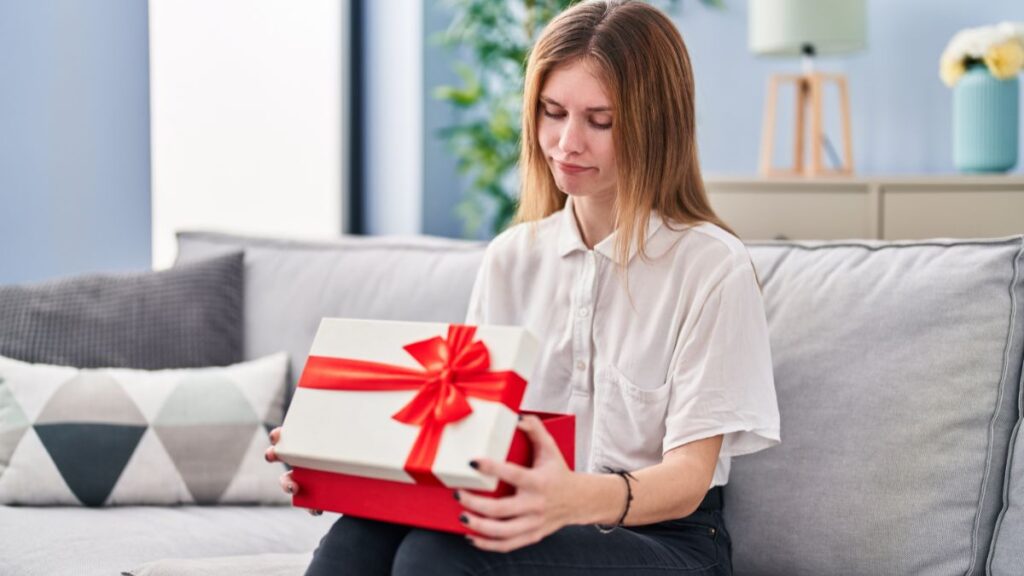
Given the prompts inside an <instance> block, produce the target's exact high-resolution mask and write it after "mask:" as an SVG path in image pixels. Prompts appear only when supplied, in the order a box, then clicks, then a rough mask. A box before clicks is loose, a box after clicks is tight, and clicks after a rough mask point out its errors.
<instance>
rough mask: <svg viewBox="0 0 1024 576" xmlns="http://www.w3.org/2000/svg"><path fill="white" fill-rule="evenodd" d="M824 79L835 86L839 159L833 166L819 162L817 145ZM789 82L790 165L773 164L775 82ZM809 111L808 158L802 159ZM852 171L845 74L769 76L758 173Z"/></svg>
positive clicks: (821, 140)
mask: <svg viewBox="0 0 1024 576" xmlns="http://www.w3.org/2000/svg"><path fill="white" fill-rule="evenodd" d="M826 82H834V83H835V84H836V87H837V88H838V89H839V107H840V114H841V115H842V128H843V163H842V165H841V166H840V167H839V168H837V169H827V168H825V166H824V163H823V162H822V157H821V156H822V154H821V148H822V145H823V143H824V137H825V133H824V125H823V123H822V100H823V95H824V94H823V93H824V88H825V83H826ZM785 83H792V84H794V87H795V88H796V116H795V126H794V129H793V136H794V137H793V165H792V167H790V168H776V167H775V166H774V164H773V158H774V153H775V105H776V101H777V100H778V93H779V86H781V85H782V84H785ZM808 112H809V113H810V117H811V118H810V141H811V145H810V149H811V158H810V162H807V161H806V159H805V149H806V145H805V144H806V141H805V131H806V127H807V115H808ZM852 174H853V152H852V144H851V138H850V96H849V93H848V92H847V88H846V76H844V75H842V74H823V73H821V72H812V73H810V74H795V75H793V74H791V75H785V74H776V75H773V76H772V77H771V79H770V80H769V87H768V97H767V99H766V100H765V108H764V125H763V127H762V133H761V175H762V176H783V177H785V176H790V177H792V176H850V175H852Z"/></svg>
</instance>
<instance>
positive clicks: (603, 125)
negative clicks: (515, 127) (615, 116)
mask: <svg viewBox="0 0 1024 576" xmlns="http://www.w3.org/2000/svg"><path fill="white" fill-rule="evenodd" d="M541 112H542V113H543V114H544V115H545V116H547V117H548V118H551V119H554V120H561V119H562V118H565V112H552V111H550V110H548V109H547V108H543V109H542V110H541ZM589 123H590V125H591V126H593V127H594V128H597V129H598V130H608V129H609V128H611V127H612V123H611V122H596V121H594V120H593V119H591V120H590V121H589Z"/></svg>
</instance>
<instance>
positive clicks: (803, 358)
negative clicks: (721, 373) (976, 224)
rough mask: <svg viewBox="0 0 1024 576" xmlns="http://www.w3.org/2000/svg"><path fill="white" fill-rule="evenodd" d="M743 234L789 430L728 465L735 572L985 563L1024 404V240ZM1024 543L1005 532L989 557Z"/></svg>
mask: <svg viewBox="0 0 1024 576" xmlns="http://www.w3.org/2000/svg"><path fill="white" fill-rule="evenodd" d="M749 247H750V252H751V255H752V257H753V258H754V261H755V266H756V268H757V270H758V273H759V275H760V278H761V281H762V283H763V287H764V298H765V305H766V306H765V308H766V313H767V315H768V325H769V329H770V332H771V344H772V361H773V365H774V369H775V383H776V390H777V393H778V398H779V409H780V412H781V418H782V444H781V445H780V446H778V447H777V448H774V449H772V450H767V451H765V452H761V453H758V454H753V455H750V456H746V457H743V458H738V459H736V461H735V462H734V463H733V468H732V471H731V476H730V482H729V486H728V488H727V490H726V500H725V515H726V521H727V526H729V529H730V532H731V533H732V536H733V541H734V545H735V553H734V564H735V570H736V574H737V575H740V574H743V575H769V574H771V575H787V576H799V575H821V574H829V575H842V574H851V575H853V574H949V575H953V574H956V575H965V574H968V575H969V574H979V575H980V574H984V573H985V568H986V562H987V561H988V558H989V552H990V548H991V546H990V544H991V542H992V537H993V532H994V528H995V526H996V522H997V519H998V517H999V515H1000V510H1001V509H1002V508H1003V504H1004V487H1006V488H1008V487H1009V485H1007V484H1005V483H1004V471H1005V465H1006V461H1007V456H1008V453H1009V450H1010V449H1011V442H1012V440H1013V435H1014V430H1015V426H1017V422H1018V419H1019V412H1020V410H1019V400H1020V379H1021V362H1022V360H1021V359H1022V348H1024V346H1022V343H1024V314H1022V312H1024V311H1022V310H1021V305H1022V304H1024V301H1022V296H1024V280H1022V271H1021V266H1022V264H1024V261H1022V250H1024V239H1022V238H1021V237H1013V238H1006V239H995V240H977V241H954V240H937V241H927V242H902V243H881V242H833V243H765V244H752V245H750V246H749ZM1020 481H1021V480H1020V478H1019V477H1018V479H1017V482H1018V484H1019V483H1020ZM1019 489H1020V488H1019V487H1018V490H1019ZM1018 534H1019V532H1018ZM1004 535H1005V534H1004ZM1014 546H1015V547H1016V552H1013V551H1012V550H1013V547H1014ZM1022 546H1024V542H1022V541H1021V539H1020V538H1018V539H1017V541H1016V542H1013V541H1012V538H1002V537H1001V538H1000V539H999V540H998V541H997V546H996V550H995V552H996V553H995V554H994V555H993V560H994V561H996V562H998V560H997V558H998V557H999V554H1000V552H999V549H1000V548H1003V552H1002V553H1011V554H1013V553H1016V554H1018V555H1019V554H1020V550H1021V547H1022ZM1004 547H1005V548H1004ZM993 573H994V574H1003V575H1006V576H1009V575H1010V574H1020V573H1021V572H1020V564H1018V565H1017V568H1016V569H1015V570H1009V571H1002V572H995V571H994V572H993Z"/></svg>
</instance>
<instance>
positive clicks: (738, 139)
mask: <svg viewBox="0 0 1024 576" xmlns="http://www.w3.org/2000/svg"><path fill="white" fill-rule="evenodd" d="M428 2H429V4H430V5H431V6H432V10H433V11H434V12H435V14H434V16H433V17H428V18H426V19H425V25H426V26H427V28H428V32H429V31H432V30H439V29H441V28H443V26H444V25H445V23H446V20H445V18H444V17H443V16H440V15H438V14H436V12H440V11H443V10H444V9H443V8H442V7H441V2H438V1H437V0H428ZM677 4H678V5H679V6H678V7H677V8H676V9H675V10H674V12H673V13H672V16H673V19H674V20H675V21H676V23H677V24H678V26H679V29H680V30H681V31H682V34H683V38H684V40H685V41H686V44H687V48H688V49H689V52H690V58H691V60H692V61H693V67H694V76H695V79H696V85H697V116H698V129H697V130H698V132H697V137H698V145H699V147H700V152H701V164H702V168H703V170H704V172H705V174H728V175H750V176H754V175H756V173H757V168H758V158H759V153H760V150H759V148H760V143H761V120H762V113H763V106H764V96H765V87H766V84H767V80H768V77H769V76H770V75H771V74H773V73H795V72H799V70H800V62H799V60H775V59H767V58H760V57H756V56H754V55H753V54H752V53H751V52H750V51H749V49H748V48H747V5H748V0H725V5H726V8H725V9H724V10H713V9H708V8H705V7H704V6H702V5H700V4H699V3H698V2H696V1H694V0H680V2H678V3H677ZM429 12H430V11H429V10H428V13H429ZM1002 20H1015V21H1021V20H1024V1H1022V0H986V1H985V2H968V1H966V0H868V48H867V50H865V51H864V52H862V53H860V54H857V55H852V56H847V57H834V58H822V59H820V60H819V62H818V68H819V69H820V70H822V71H832V72H842V73H844V74H846V75H847V76H848V80H849V84H850V88H849V89H850V100H851V103H850V106H851V114H852V118H853V126H852V134H853V141H854V146H853V155H854V163H855V168H856V171H857V172H858V173H859V174H862V175H866V174H886V175H892V174H906V175H917V174H941V173H952V172H954V168H953V159H952V141H951V140H952V134H951V132H952V121H951V117H950V114H951V109H952V92H951V90H950V89H949V88H947V87H946V86H945V85H944V84H942V82H941V81H940V80H939V77H938V67H939V64H938V61H939V55H940V54H941V53H942V50H943V49H944V48H945V46H946V43H947V42H948V41H949V39H950V38H951V37H952V36H953V34H954V33H955V32H957V31H958V30H960V29H962V28H966V27H971V26H982V25H987V24H993V23H996V22H999V21H1002ZM430 50H431V49H430V48H429V47H428V48H427V53H428V54H431V51H430ZM424 74H425V77H426V78H425V82H424V84H425V86H424V90H425V102H426V107H427V109H426V114H425V118H426V119H427V120H426V121H427V123H428V126H429V125H430V123H433V124H434V125H442V126H443V125H444V122H445V121H449V120H450V118H451V112H450V111H449V110H447V109H446V108H445V106H444V105H443V104H440V103H437V102H436V101H433V100H432V98H431V96H430V94H431V92H432V90H433V87H434V86H437V85H439V84H444V83H448V82H451V81H452V78H451V73H450V72H449V71H448V69H447V64H446V63H444V62H439V61H429V60H428V63H427V65H426V66H425V68H424ZM827 94H829V97H834V95H832V94H831V93H827ZM1022 95H1024V92H1022ZM783 96H784V100H783V102H780V104H779V114H780V115H779V117H778V118H779V119H778V128H777V130H779V131H780V134H779V138H778V139H777V141H776V142H777V146H778V147H780V148H781V152H780V153H779V154H778V155H777V158H776V163H777V164H779V165H783V164H786V163H788V162H789V161H790V160H791V158H790V148H791V145H792V144H791V142H792V140H791V139H787V138H784V137H783V134H782V133H781V132H784V131H785V128H787V127H789V126H791V121H792V107H793V106H792V105H791V104H790V102H791V100H790V99H789V98H791V94H789V93H784V94H783ZM783 103H785V104H786V105H785V106H783ZM826 103H827V104H832V105H833V108H831V111H832V112H835V111H836V110H837V108H836V107H835V106H836V104H835V102H834V100H833V101H827V102H826ZM827 110H828V108H827ZM1022 119H1024V116H1022ZM826 129H827V131H828V134H829V136H830V138H831V139H832V141H833V142H834V143H836V145H837V146H841V139H840V132H839V129H838V125H837V123H836V122H832V123H829V124H828V126H827V127H826ZM435 134H436V132H435V131H432V130H427V131H425V132H424V138H425V139H426V142H425V144H424V148H425V150H426V154H427V158H428V159H429V160H428V161H427V162H425V164H424V167H425V174H424V189H425V194H426V197H427V200H426V201H425V202H424V211H425V212H424V220H425V226H424V227H425V230H427V231H429V232H431V233H433V234H442V235H449V236H458V235H460V234H461V233H462V230H461V224H460V223H459V222H457V221H453V218H452V217H451V215H450V213H451V209H450V207H449V206H450V201H451V200H450V199H452V198H458V197H460V195H461V194H462V190H463V189H464V188H465V186H464V185H463V183H461V182H460V180H459V178H458V177H457V175H456V174H455V171H454V164H453V163H452V162H451V161H450V160H448V159H446V158H445V156H444V146H443V144H442V143H440V142H439V141H438V140H437V138H436V136H435ZM839 150H840V151H841V148H840V149H839ZM1022 169H1024V146H1022V149H1021V159H1020V160H1019V161H1018V164H1017V167H1016V168H1015V171H1017V172H1019V171H1021V170H1022ZM428 206H432V208H431V209H430V211H427V207H428Z"/></svg>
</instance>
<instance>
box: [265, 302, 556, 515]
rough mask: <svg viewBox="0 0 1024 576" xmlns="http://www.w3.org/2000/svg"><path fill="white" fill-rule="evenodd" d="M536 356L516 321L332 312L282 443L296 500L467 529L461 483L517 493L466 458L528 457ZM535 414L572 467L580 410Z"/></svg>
mask: <svg viewBox="0 0 1024 576" xmlns="http://www.w3.org/2000/svg"><path fill="white" fill-rule="evenodd" d="M537 353H538V346H537V342H536V340H534V338H533V337H532V336H531V335H530V334H529V333H528V332H526V331H525V330H523V329H522V328H518V327H511V326H480V327H474V326H465V325H457V324H452V325H449V324H440V323H424V322H391V321H371V320H351V319H340V318H325V319H324V320H323V321H322V322H321V324H320V328H319V330H318V331H317V334H316V337H315V339H314V341H313V346H312V348H311V350H310V356H309V358H308V359H307V362H306V367H305V368H304V370H303V373H302V376H301V378H300V380H299V385H298V387H297V389H296V391H295V394H294V396H293V397H292V401H291V405H290V406H289V409H288V413H287V415H286V417H285V420H284V424H283V428H282V432H281V439H280V441H279V442H278V444H277V447H276V452H277V454H278V456H279V457H280V458H281V460H283V461H284V462H286V463H288V464H290V465H291V466H292V467H293V471H292V476H293V478H294V479H295V481H296V483H297V484H298V485H299V487H300V489H299V493H298V494H296V495H295V496H294V497H293V504H294V505H296V506H301V507H305V508H313V509H320V510H330V511H335V512H341V513H343V514H351V515H353V516H360V517H365V518H372V519H376V520H383V521H388V522H394V523H400V524H407V525H412V526H420V527H425V528H432V529H437V530H446V531H450V532H459V533H463V532H465V531H466V529H465V527H464V526H462V524H460V523H459V522H458V515H459V512H460V510H461V508H460V506H459V503H458V502H457V501H455V500H454V498H452V491H453V490H454V489H455V488H464V489H470V490H474V491H476V492H478V493H485V494H491V495H494V496H501V495H506V494H510V493H511V492H512V489H511V487H509V486H506V485H503V484H499V482H498V480H497V479H496V478H494V477H490V476H485V475H483V474H481V473H480V472H478V471H477V470H475V469H474V468H472V467H470V466H469V461H470V460H472V459H475V458H481V457H485V458H490V459H493V460H508V461H510V462H516V463H519V464H523V465H529V463H530V462H531V461H532V455H531V453H530V450H531V446H530V442H529V440H528V438H527V437H526V436H525V434H524V433H522V432H520V431H518V429H517V428H516V425H517V422H518V420H519V415H518V412H519V404H520V402H521V400H522V397H523V394H524V392H525V389H526V385H527V383H526V378H527V377H528V376H529V374H530V373H531V371H532V369H533V364H534V362H535V360H536V356H537ZM538 415H539V416H540V417H541V420H542V422H544V424H545V426H546V428H547V429H548V430H549V432H551V434H552V435H553V436H554V438H555V440H556V443H557V444H558V445H559V448H560V449H561V451H562V454H563V455H564V456H565V458H566V462H567V463H568V464H569V465H570V466H572V456H573V452H574V446H573V440H574V420H573V417H572V416H568V415H559V414H538Z"/></svg>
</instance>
